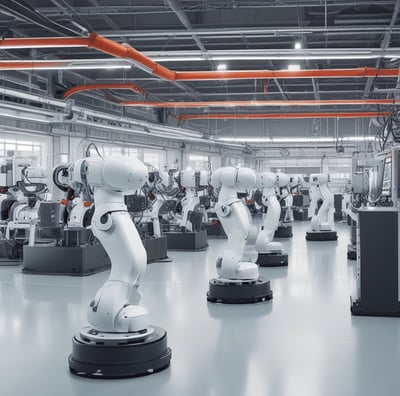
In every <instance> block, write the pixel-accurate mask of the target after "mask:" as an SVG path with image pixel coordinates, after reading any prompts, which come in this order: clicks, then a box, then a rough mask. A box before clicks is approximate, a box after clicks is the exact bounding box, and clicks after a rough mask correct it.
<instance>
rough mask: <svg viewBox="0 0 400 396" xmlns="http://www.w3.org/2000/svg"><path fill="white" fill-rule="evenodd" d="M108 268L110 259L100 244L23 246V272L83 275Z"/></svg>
mask: <svg viewBox="0 0 400 396" xmlns="http://www.w3.org/2000/svg"><path fill="white" fill-rule="evenodd" d="M110 268H111V263H110V259H109V257H108V255H107V253H106V251H105V250H104V248H103V246H102V245H100V244H93V245H81V246H69V247H63V246H48V245H47V246H46V245H35V246H27V245H25V246H24V268H23V272H25V273H28V274H48V275H74V276H85V275H92V274H95V273H97V272H101V271H106V270H108V269H110Z"/></svg>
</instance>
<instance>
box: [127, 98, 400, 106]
mask: <svg viewBox="0 0 400 396" xmlns="http://www.w3.org/2000/svg"><path fill="white" fill-rule="evenodd" d="M121 104H122V105H124V106H135V107H166V108H200V107H236V106H242V107H253V106H336V105H395V104H400V100H393V99H342V100H336V99H335V100H229V101H211V102H144V101H132V100H125V101H122V102H121Z"/></svg>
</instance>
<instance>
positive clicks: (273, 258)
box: [256, 253, 289, 267]
mask: <svg viewBox="0 0 400 396" xmlns="http://www.w3.org/2000/svg"><path fill="white" fill-rule="evenodd" d="M256 263H257V264H258V265H259V266H260V267H285V266H287V265H288V264H289V255H288V254H286V253H258V257H257V261H256Z"/></svg>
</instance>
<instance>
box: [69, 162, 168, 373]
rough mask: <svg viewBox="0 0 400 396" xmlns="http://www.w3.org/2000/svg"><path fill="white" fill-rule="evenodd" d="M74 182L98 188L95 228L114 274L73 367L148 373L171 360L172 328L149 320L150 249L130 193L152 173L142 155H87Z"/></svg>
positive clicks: (99, 296) (92, 307) (75, 168)
mask: <svg viewBox="0 0 400 396" xmlns="http://www.w3.org/2000/svg"><path fill="white" fill-rule="evenodd" d="M69 174H70V181H71V183H72V184H73V185H84V186H86V187H87V188H88V189H90V190H92V191H93V193H94V203H95V212H94V215H93V219H92V231H93V234H94V235H95V236H96V237H97V238H98V240H99V241H100V242H101V244H102V245H103V246H104V249H105V250H106V252H107V254H108V255H109V257H110V258H111V263H112V266H111V273H110V276H109V278H108V280H107V281H106V282H105V284H104V285H103V286H102V287H101V288H100V289H99V290H98V292H97V293H96V295H95V297H94V298H93V299H92V300H91V301H90V302H89V305H88V309H87V319H88V322H89V326H87V327H84V328H83V329H82V330H81V331H80V332H79V333H78V334H76V335H75V336H74V338H73V350H72V354H71V355H70V356H69V367H70V370H71V372H72V373H73V374H76V375H79V376H85V377H92V378H124V377H136V376H141V375H148V374H152V373H156V372H158V371H161V370H164V369H166V368H167V367H168V366H169V365H170V360H171V350H170V348H168V346H167V334H166V331H165V330H164V329H162V328H160V327H157V326H150V325H149V324H148V322H147V321H148V313H147V310H146V309H145V308H144V307H142V306H139V302H140V299H141V294H140V292H139V287H140V284H141V281H142V279H143V275H144V272H145V270H146V261H147V259H146V250H145V248H144V246H143V244H142V241H141V239H140V237H139V234H138V232H137V230H136V228H135V226H134V224H133V223H132V220H131V218H130V216H129V214H128V211H127V207H126V205H125V200H124V195H129V194H133V193H134V192H135V190H137V189H140V188H141V187H142V186H143V185H144V183H145V181H146V177H147V168H146V166H145V165H144V164H143V163H142V162H141V161H139V160H138V159H133V158H130V159H129V160H128V161H127V160H124V159H123V158H118V157H108V158H105V159H102V158H99V159H97V158H93V159H92V158H86V159H82V160H78V161H77V162H76V163H75V164H73V165H71V166H70V167H69Z"/></svg>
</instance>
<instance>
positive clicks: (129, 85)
mask: <svg viewBox="0 0 400 396" xmlns="http://www.w3.org/2000/svg"><path fill="white" fill-rule="evenodd" d="M97 89H129V90H131V91H134V92H136V93H139V94H141V95H143V96H145V94H146V92H145V90H144V89H143V88H140V87H138V86H137V85H136V84H133V83H126V84H88V85H77V86H76V87H73V88H70V89H67V90H66V91H65V93H64V96H63V97H64V99H66V98H69V97H70V96H71V95H74V94H76V93H78V92H82V91H94V90H97Z"/></svg>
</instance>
